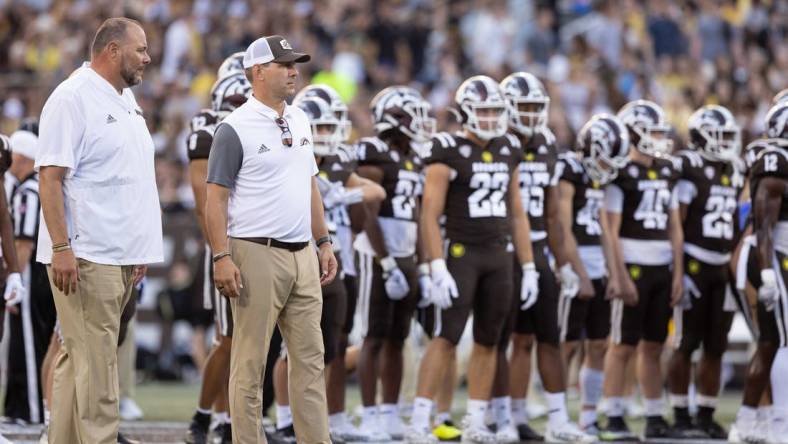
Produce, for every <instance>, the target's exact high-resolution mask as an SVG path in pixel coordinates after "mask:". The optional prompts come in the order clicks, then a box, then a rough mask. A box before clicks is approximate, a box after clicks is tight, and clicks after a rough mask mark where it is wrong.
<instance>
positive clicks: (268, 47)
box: [243, 35, 312, 69]
mask: <svg viewBox="0 0 788 444" xmlns="http://www.w3.org/2000/svg"><path fill="white" fill-rule="evenodd" d="M311 58H312V57H311V56H309V54H304V53H300V52H295V51H293V47H292V46H290V43H288V41H287V40H285V38H284V37H282V36H281V35H272V36H269V37H260V38H259V39H257V40H255V41H253V42H252V44H250V45H249V47H248V48H246V52H245V53H244V60H243V66H244V69H248V68H251V67H252V66H254V65H260V64H263V63H269V62H275V63H305V62H308V61H309V60H310V59H311Z"/></svg>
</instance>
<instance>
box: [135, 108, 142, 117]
mask: <svg viewBox="0 0 788 444" xmlns="http://www.w3.org/2000/svg"><path fill="white" fill-rule="evenodd" d="M134 112H135V113H137V115H138V116H142V110H141V109H139V108H136V109H135V110H134Z"/></svg>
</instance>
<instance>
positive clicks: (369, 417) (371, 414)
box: [361, 405, 378, 423]
mask: <svg viewBox="0 0 788 444" xmlns="http://www.w3.org/2000/svg"><path fill="white" fill-rule="evenodd" d="M377 416H378V406H376V405H373V406H370V407H364V408H363V409H362V410H361V422H362V423H364V422H366V423H369V422H370V421H373V420H374V419H375V418H376V417H377Z"/></svg>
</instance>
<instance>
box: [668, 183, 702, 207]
mask: <svg viewBox="0 0 788 444" xmlns="http://www.w3.org/2000/svg"><path fill="white" fill-rule="evenodd" d="M673 194H674V195H676V197H677V198H678V201H679V202H680V203H683V204H685V205H687V204H689V203H690V202H692V199H694V198H695V196H696V195H697V194H698V189H697V188H696V187H695V184H694V183H692V182H690V181H689V180H687V179H679V181H678V183H677V184H676V188H675V189H674V193H673Z"/></svg>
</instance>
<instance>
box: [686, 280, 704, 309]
mask: <svg viewBox="0 0 788 444" xmlns="http://www.w3.org/2000/svg"><path fill="white" fill-rule="evenodd" d="M683 287H684V297H682V298H681V306H682V308H684V310H689V309H690V308H692V298H693V297H694V298H695V299H698V298H700V290H698V286H697V285H695V281H693V280H692V278H691V277H689V276H687V275H686V274H685V275H684V285H683Z"/></svg>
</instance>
